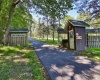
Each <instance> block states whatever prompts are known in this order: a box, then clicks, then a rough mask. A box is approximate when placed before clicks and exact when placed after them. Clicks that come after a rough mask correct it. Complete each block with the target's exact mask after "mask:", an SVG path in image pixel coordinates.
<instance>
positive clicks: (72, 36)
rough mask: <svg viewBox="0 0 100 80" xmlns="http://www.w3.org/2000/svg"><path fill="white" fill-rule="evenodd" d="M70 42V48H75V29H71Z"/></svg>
mask: <svg viewBox="0 0 100 80" xmlns="http://www.w3.org/2000/svg"><path fill="white" fill-rule="evenodd" d="M69 44H70V49H74V31H73V30H70V31H69Z"/></svg>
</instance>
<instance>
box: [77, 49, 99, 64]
mask: <svg viewBox="0 0 100 80" xmlns="http://www.w3.org/2000/svg"><path fill="white" fill-rule="evenodd" d="M75 52H76V53H79V54H81V55H83V56H87V57H89V58H91V59H92V60H95V61H98V62H100V48H88V49H87V50H86V51H75Z"/></svg>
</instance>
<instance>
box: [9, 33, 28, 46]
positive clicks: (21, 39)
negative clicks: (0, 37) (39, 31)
mask: <svg viewBox="0 0 100 80" xmlns="http://www.w3.org/2000/svg"><path fill="white" fill-rule="evenodd" d="M26 40H27V36H26V34H11V39H10V45H13V46H18V45H22V46H26V44H27V41H26Z"/></svg>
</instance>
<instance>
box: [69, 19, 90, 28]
mask: <svg viewBox="0 0 100 80" xmlns="http://www.w3.org/2000/svg"><path fill="white" fill-rule="evenodd" d="M69 22H70V23H71V24H72V25H73V26H80V27H86V26H90V25H89V24H87V23H85V22H84V21H79V20H69Z"/></svg>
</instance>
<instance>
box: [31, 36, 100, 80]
mask: <svg viewBox="0 0 100 80" xmlns="http://www.w3.org/2000/svg"><path fill="white" fill-rule="evenodd" d="M29 40H30V41H31V43H32V45H33V46H34V48H35V51H36V53H37V55H38V57H39V59H40V61H41V62H42V64H43V65H44V67H45V69H46V70H47V73H48V74H49V75H50V78H51V80H100V63H96V62H94V61H92V60H90V59H89V58H87V57H83V56H80V55H77V54H74V53H73V52H71V51H67V50H62V49H59V48H58V47H54V46H52V45H48V44H44V43H42V42H39V41H36V40H34V39H32V38H29Z"/></svg>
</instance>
